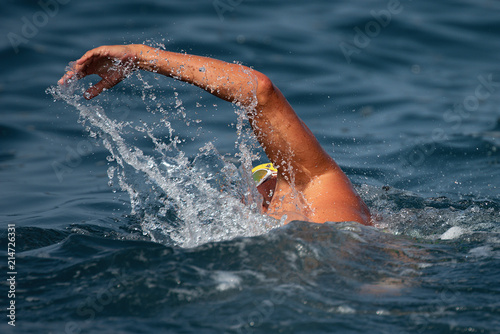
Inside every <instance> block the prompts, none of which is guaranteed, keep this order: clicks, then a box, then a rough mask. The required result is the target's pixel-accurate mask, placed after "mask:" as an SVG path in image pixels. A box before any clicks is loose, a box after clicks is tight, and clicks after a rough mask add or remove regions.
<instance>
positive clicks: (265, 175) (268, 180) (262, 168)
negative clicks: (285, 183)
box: [252, 163, 278, 208]
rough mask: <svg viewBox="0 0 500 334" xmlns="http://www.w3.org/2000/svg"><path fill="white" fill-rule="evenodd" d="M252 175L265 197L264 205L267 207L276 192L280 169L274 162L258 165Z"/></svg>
mask: <svg viewBox="0 0 500 334" xmlns="http://www.w3.org/2000/svg"><path fill="white" fill-rule="evenodd" d="M252 177H253V180H254V181H255V185H256V187H257V190H258V191H259V193H260V194H261V195H262V196H263V197H264V206H265V207H266V208H267V206H268V205H269V202H270V201H271V199H272V197H273V194H274V189H275V187H276V181H277V178H278V170H277V169H276V168H274V166H273V164H272V163H267V164H262V165H258V166H256V167H254V168H253V169H252Z"/></svg>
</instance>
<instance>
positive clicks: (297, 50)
mask: <svg viewBox="0 0 500 334" xmlns="http://www.w3.org/2000/svg"><path fill="white" fill-rule="evenodd" d="M44 3H45V2H43V1H42V2H36V1H4V2H3V3H2V5H3V6H2V11H1V14H0V18H1V20H0V21H1V22H2V23H1V34H0V35H1V40H0V43H1V44H0V59H1V64H2V66H1V76H0V106H1V107H0V110H1V111H0V112H1V118H0V141H1V146H0V203H1V212H0V217H1V218H0V219H1V222H2V230H1V231H0V237H1V241H0V245H1V252H2V262H1V264H0V268H1V272H2V276H1V277H3V278H2V280H1V281H2V282H3V283H2V284H1V291H0V307H1V308H2V309H3V310H4V311H3V312H2V314H3V316H2V318H3V320H1V322H0V328H1V329H2V332H13V333H14V332H17V333H79V332H81V333H104V332H106V333H109V332H111V333H151V332H167V333H221V332H227V333H251V332H256V333H278V332H279V333H281V332H283V333H365V332H373V333H463V332H476V333H499V332H500V322H499V320H498V319H499V317H500V302H499V301H500V284H499V280H500V269H499V266H500V246H499V243H500V238H499V232H500V217H499V207H500V197H499V195H498V186H499V176H500V173H499V159H500V153H499V149H500V147H499V146H500V140H499V137H500V121H499V117H500V112H499V109H498V106H499V104H500V68H499V65H498V64H499V63H498V55H499V54H500V44H499V43H498V42H499V39H498V36H499V35H500V3H499V2H498V1H493V0H481V1H472V0H467V1H466V0H462V1H459V0H456V1H451V0H446V1H435V2H433V1H409V0H407V1H401V3H400V4H399V6H396V5H394V1H389V0H387V1H378V0H377V1H369V2H367V1H335V2H331V1H326V0H321V1H309V2H302V1H250V0H248V1H228V0H227V1H225V0H216V1H211V0H197V1H194V0H192V1H159V0H158V1H143V2H139V1H106V2H101V1H96V0H90V1H76V0H73V1H62V0H60V2H57V7H56V6H54V3H56V2H54V1H49V2H48V3H50V4H51V5H50V6H44V5H43V4H44ZM44 8H45V9H44ZM387 13H390V15H387ZM359 31H361V33H360V32H359ZM123 43H146V44H155V45H156V44H158V43H163V44H165V48H166V49H168V50H172V51H185V52H189V53H195V54H201V55H206V56H213V57H216V58H219V59H222V60H226V61H229V62H233V61H239V62H242V63H243V64H246V65H249V66H253V67H254V68H255V69H257V70H259V71H261V72H263V73H265V74H267V75H268V76H269V77H270V78H271V79H272V80H273V81H274V82H275V84H276V85H277V86H278V87H279V88H280V89H281V90H282V91H283V93H284V94H285V96H287V98H288V99H289V101H290V102H291V104H292V105H293V106H294V107H295V109H296V111H297V113H298V114H299V115H300V117H301V118H302V119H303V120H304V121H305V122H306V124H307V125H308V126H309V127H310V128H311V130H312V131H313V132H314V133H315V134H316V135H317V137H318V139H319V140H320V142H321V144H322V145H323V146H324V148H325V149H326V150H327V151H328V152H329V153H330V154H331V155H332V156H333V157H334V158H335V159H336V160H337V161H338V163H339V164H340V165H341V166H342V168H343V169H344V170H345V171H346V173H347V174H348V175H349V176H350V177H351V179H352V180H353V182H354V183H355V184H356V185H357V187H358V189H359V190H360V193H361V195H362V196H363V198H365V200H366V201H367V203H368V204H369V205H370V206H371V208H372V211H373V212H374V213H375V214H376V216H377V217H378V218H377V228H364V227H361V226H358V225H357V224H351V223H342V224H325V225H315V224H307V223H301V222H296V223H293V224H290V225H287V226H285V227H281V228H278V229H274V230H272V231H270V232H268V233H265V234H262V235H259V236H254V237H247V236H245V235H241V236H233V237H232V238H229V239H228V240H226V241H221V242H210V243H202V244H199V245H198V246H196V247H192V248H182V247H179V246H176V245H175V244H174V245H169V244H165V243H164V244H161V243H156V242H152V241H151V237H150V236H148V235H144V234H143V233H142V226H141V217H140V216H137V215H133V214H131V208H130V200H129V196H128V194H127V193H125V192H122V191H120V189H119V187H118V186H117V185H115V186H113V187H109V186H108V181H109V180H108V175H107V169H108V167H109V166H112V164H113V162H108V161H107V160H106V157H107V156H108V155H109V152H107V150H106V149H105V148H104V147H103V146H102V145H99V140H98V139H94V138H91V137H89V132H88V131H86V130H85V127H84V126H82V124H81V123H79V122H78V119H79V115H78V111H77V110H76V109H75V108H73V107H71V106H68V105H67V104H66V103H64V102H61V101H58V102H54V101H53V98H52V96H50V95H49V94H46V92H45V90H46V88H47V87H49V86H52V85H54V84H55V83H56V81H57V80H58V78H59V77H60V76H61V75H62V74H63V73H64V68H65V66H66V65H67V64H68V63H69V62H70V61H72V60H75V59H77V58H79V57H80V56H81V55H82V54H83V53H84V52H85V51H86V50H88V49H90V48H92V47H96V46H99V45H102V44H123ZM144 76H145V77H146V78H147V80H153V79H152V78H153V76H149V77H148V76H147V75H146V74H145V75H144ZM153 81H154V80H153ZM175 85H176V84H175V83H173V82H172V80H170V79H166V78H165V79H160V80H159V81H158V86H159V87H163V89H164V90H163V91H162V92H163V93H164V94H166V95H168V94H170V96H171V95H172V94H173V93H172V89H173V88H172V87H177V88H176V89H177V92H178V93H179V98H180V99H181V100H182V101H183V102H184V103H185V105H187V110H186V112H187V113H188V114H189V111H190V107H189V106H190V105H192V104H195V103H196V102H200V101H201V102H202V103H203V105H204V106H206V108H205V110H206V112H205V113H204V114H202V113H200V114H199V115H198V116H196V117H197V118H200V119H202V121H203V122H202V123H201V124H202V125H201V127H202V129H201V130H199V131H197V132H196V140H194V141H189V140H188V141H187V142H186V143H185V144H184V145H183V148H182V149H183V151H184V152H185V153H186V154H187V156H189V157H193V156H195V155H196V154H197V153H198V149H199V147H200V146H202V144H204V143H207V142H210V141H213V142H214V144H215V146H216V147H217V148H218V150H219V151H220V152H221V153H222V154H226V155H229V156H231V155H234V154H235V153H237V149H236V148H235V145H234V142H235V140H236V139H237V136H236V130H235V128H234V126H233V127H231V126H228V124H230V123H235V120H236V116H235V115H234V112H233V107H232V106H231V105H228V104H225V103H224V102H222V101H218V100H216V99H215V98H212V97H211V96H208V95H207V94H205V93H202V92H199V91H198V90H197V89H194V88H191V87H189V86H184V85H180V86H179V85H178V86H175ZM121 87H122V89H123V92H125V93H124V94H125V97H127V99H124V100H113V103H114V105H115V107H116V108H114V109H112V110H116V112H115V114H113V115H111V116H114V118H116V119H124V120H129V121H136V122H137V121H138V120H139V118H141V119H142V118H143V117H147V116H145V115H148V112H147V110H144V106H143V104H141V103H140V92H141V88H140V87H134V86H131V84H130V83H127V82H124V83H122V84H121ZM119 89H120V88H117V91H119V92H122V91H120V90H119ZM127 92H129V93H127ZM157 92H159V91H157ZM109 93H110V94H111V92H109ZM134 97H136V99H135V98H134ZM124 101H125V102H124ZM138 101H139V102H138ZM113 103H112V104H113ZM214 104H216V106H214ZM191 111H192V110H191ZM149 115H150V114H149ZM150 117H152V118H153V119H154V117H155V116H154V115H152V116H151V115H150ZM193 117H194V116H193ZM178 131H179V133H180V135H181V136H183V135H184V136H186V137H188V136H190V134H188V133H187V132H186V133H184V132H183V130H182V128H181V129H179V130H178ZM133 145H135V146H137V147H139V148H144V149H147V147H146V145H145V144H144V145H143V146H144V147H142V146H141V145H142V144H141V141H140V140H139V141H136V142H134V143H133ZM384 186H387V187H384ZM256 223H258V222H256ZM7 224H15V226H16V254H15V257H16V270H17V276H16V284H17V285H16V297H15V302H16V316H17V317H16V322H15V324H16V327H15V328H13V327H11V326H9V325H8V324H7V321H8V320H9V319H8V318H7V317H6V316H5V312H6V310H5V309H6V308H7V306H8V305H9V304H8V303H9V302H10V300H12V299H9V298H8V296H7V293H8V290H9V286H8V284H7V283H6V276H7V272H8V271H9V269H8V268H7V243H8V241H7Z"/></svg>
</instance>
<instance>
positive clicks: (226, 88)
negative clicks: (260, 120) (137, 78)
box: [131, 44, 262, 106]
mask: <svg viewBox="0 0 500 334" xmlns="http://www.w3.org/2000/svg"><path fill="white" fill-rule="evenodd" d="M131 47H133V48H134V50H135V54H136V57H137V61H136V66H138V67H139V68H140V69H142V70H146V71H150V72H155V73H159V74H162V75H165V76H168V77H172V78H175V79H178V80H181V81H184V82H187V83H190V84H193V85H195V86H197V87H200V88H202V89H204V90H206V91H207V92H209V93H211V94H213V95H215V96H217V97H219V98H221V99H223V100H226V101H229V102H234V103H240V104H241V105H243V106H250V105H252V104H254V103H256V102H257V100H256V95H257V89H258V77H259V75H262V74H260V73H259V72H256V71H254V70H252V69H250V68H248V67H245V66H243V65H239V64H232V63H227V62H224V61H220V60H217V59H212V58H207V57H201V56H195V55H189V54H181V53H175V52H169V51H163V50H158V49H154V48H152V47H149V46H146V45H142V44H138V45H133V46H131Z"/></svg>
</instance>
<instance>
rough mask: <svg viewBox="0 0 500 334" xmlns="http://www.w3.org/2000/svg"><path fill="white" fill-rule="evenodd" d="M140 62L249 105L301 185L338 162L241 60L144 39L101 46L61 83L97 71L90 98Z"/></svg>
mask: <svg viewBox="0 0 500 334" xmlns="http://www.w3.org/2000/svg"><path fill="white" fill-rule="evenodd" d="M137 68H138V69H142V70H146V71H151V72H156V73H160V74H163V75H166V76H169V77H172V78H175V79H178V80H181V81H184V82H188V83H191V84H193V85H196V86H198V87H200V88H202V89H204V90H206V91H208V92H210V93H211V94H213V95H215V96H217V97H219V98H221V99H224V100H226V101H229V102H233V103H239V104H240V105H241V106H243V107H246V108H247V110H248V116H249V119H250V122H251V125H252V127H253V129H254V131H255V134H256V135H257V139H258V140H259V142H260V143H261V145H262V146H263V148H264V150H265V152H266V154H267V156H268V157H269V159H270V160H271V161H272V162H273V163H274V164H275V165H276V166H281V167H282V168H279V170H280V172H281V173H283V174H289V173H290V172H292V171H293V173H294V180H295V182H296V183H297V186H300V184H301V183H303V182H307V180H308V179H310V177H311V176H314V175H317V174H320V173H322V172H323V171H325V168H326V169H328V168H331V167H332V166H333V167H335V166H336V165H335V163H334V162H333V160H332V159H331V158H330V156H329V155H328V154H327V153H326V152H324V150H323V149H322V148H321V146H320V145H319V143H318V142H317V140H316V138H315V137H314V136H313V134H312V133H311V132H310V131H309V129H308V128H307V127H306V126H305V125H304V124H303V122H302V121H301V120H300V119H299V118H298V116H297V115H296V113H295V111H294V110H293V109H292V107H291V106H290V105H289V104H288V102H287V101H286V99H285V98H284V96H283V95H282V94H281V92H280V91H279V90H278V89H277V88H276V87H275V86H274V85H273V83H272V82H271V81H270V80H269V78H268V77H266V76H265V75H263V74H262V73H260V72H257V71H255V70H253V69H250V68H248V67H245V66H242V65H239V64H232V63H227V62H223V61H220V60H216V59H212V58H207V57H200V56H194V55H189V54H180V53H174V52H168V51H163V50H158V49H154V48H151V47H148V46H145V45H142V44H138V45H128V46H102V47H99V48H96V49H93V50H90V51H88V52H87V53H86V54H85V55H84V56H83V57H82V58H80V59H79V60H77V62H76V63H75V65H74V68H73V70H72V71H70V72H68V73H66V74H65V76H64V77H63V78H62V79H61V80H60V84H62V83H64V82H66V81H67V80H69V79H70V78H74V77H76V78H78V79H80V78H83V77H85V76H87V75H90V74H98V75H99V76H101V78H102V80H101V81H100V82H98V83H97V84H96V85H94V86H92V87H91V88H89V89H88V90H87V93H86V95H85V97H86V98H88V99H91V98H93V97H95V96H97V95H99V94H100V93H101V92H102V91H103V90H104V89H109V88H111V87H113V86H114V85H116V84H117V83H119V82H120V81H121V80H123V79H124V78H125V77H126V76H127V75H128V74H129V73H130V72H131V71H132V70H133V69H137ZM286 176H290V175H286ZM287 179H289V178H287Z"/></svg>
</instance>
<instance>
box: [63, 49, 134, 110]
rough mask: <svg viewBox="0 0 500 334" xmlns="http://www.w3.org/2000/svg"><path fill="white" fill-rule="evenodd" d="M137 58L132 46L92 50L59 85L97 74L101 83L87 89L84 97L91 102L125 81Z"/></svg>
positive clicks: (77, 62)
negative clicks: (105, 90) (103, 92)
mask: <svg viewBox="0 0 500 334" xmlns="http://www.w3.org/2000/svg"><path fill="white" fill-rule="evenodd" d="M136 62H137V56H136V54H135V53H134V50H133V48H132V47H131V46H101V47H98V48H96V49H93V50H90V51H88V52H87V53H85V54H84V55H83V57H81V58H80V59H78V60H77V61H76V62H75V64H74V65H73V68H72V69H71V70H69V71H68V72H66V74H65V75H64V76H63V77H62V78H61V79H60V80H59V82H58V84H59V85H64V84H66V83H67V82H68V81H69V80H71V79H76V80H79V79H82V78H84V77H86V76H87V75H91V74H97V75H99V76H100V77H101V79H102V80H101V81H99V82H98V83H96V84H95V85H93V86H92V87H90V88H89V89H87V91H86V92H85V94H84V97H85V98H86V99H87V100H90V99H92V98H94V97H96V96H97V95H99V94H100V93H101V92H102V91H103V90H104V89H109V88H111V87H113V86H115V85H116V84H118V83H119V82H120V81H122V80H123V79H125V78H126V77H127V76H128V75H129V74H130V73H131V72H132V71H133V70H134V68H135V67H136Z"/></svg>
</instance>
